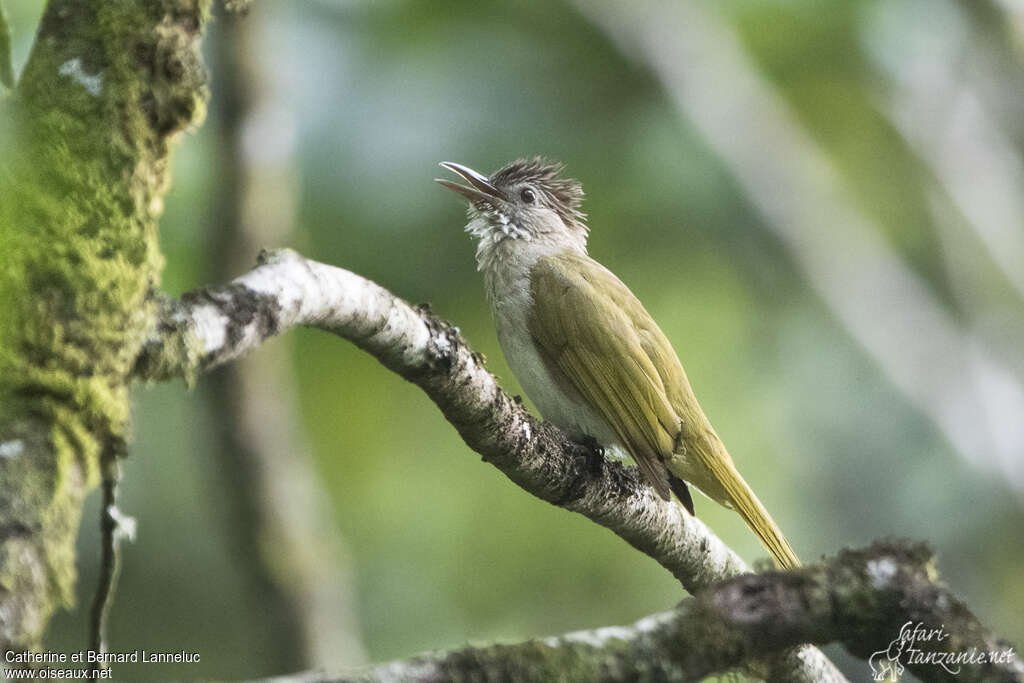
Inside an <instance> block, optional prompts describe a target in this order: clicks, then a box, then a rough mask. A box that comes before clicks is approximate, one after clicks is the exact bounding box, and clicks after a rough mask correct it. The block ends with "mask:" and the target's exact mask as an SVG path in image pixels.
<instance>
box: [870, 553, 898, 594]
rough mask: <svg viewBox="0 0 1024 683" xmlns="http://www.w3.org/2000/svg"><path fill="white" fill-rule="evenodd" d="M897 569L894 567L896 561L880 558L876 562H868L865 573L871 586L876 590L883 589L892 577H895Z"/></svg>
mask: <svg viewBox="0 0 1024 683" xmlns="http://www.w3.org/2000/svg"><path fill="white" fill-rule="evenodd" d="M898 569H899V567H897V566H896V561H895V560H893V559H892V558H891V557H882V558H879V559H877V560H871V561H870V562H868V566H867V572H868V578H870V579H871V585H872V586H874V587H875V588H877V589H878V590H882V589H884V588H885V587H886V586H888V585H889V582H891V581H892V579H893V577H894V576H896V571H897V570H898Z"/></svg>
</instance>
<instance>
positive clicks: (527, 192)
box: [519, 187, 537, 204]
mask: <svg viewBox="0 0 1024 683" xmlns="http://www.w3.org/2000/svg"><path fill="white" fill-rule="evenodd" d="M519 198H520V199H522V200H523V201H524V202H526V203H527V204H533V200H535V199H536V198H537V195H535V194H534V193H533V190H531V189H530V188H528V187H524V188H523V189H522V190H520V191H519Z"/></svg>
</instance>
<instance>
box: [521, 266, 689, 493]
mask: <svg viewBox="0 0 1024 683" xmlns="http://www.w3.org/2000/svg"><path fill="white" fill-rule="evenodd" d="M530 283H531V284H530V288H531V294H532V299H533V305H532V307H531V310H530V316H529V318H528V325H529V328H530V334H531V335H532V337H533V339H534V341H535V343H536V344H537V346H538V348H539V349H540V350H541V352H542V354H543V355H544V356H546V357H547V359H548V360H549V361H550V362H551V363H553V364H554V365H555V366H556V367H558V368H559V369H560V370H561V371H562V372H563V373H565V375H566V376H567V377H568V378H569V380H570V381H571V383H572V385H573V386H574V387H575V388H576V390H577V391H578V392H579V393H580V394H581V395H582V396H583V398H584V399H585V400H586V401H587V403H589V404H590V406H591V407H592V408H594V409H595V411H596V412H597V413H598V414H600V415H601V416H602V417H603V418H604V419H605V420H607V421H608V424H609V425H611V427H612V428H613V430H614V431H615V433H616V434H617V435H618V437H619V439H621V441H622V443H623V444H624V445H625V446H626V448H627V449H628V450H629V452H630V455H632V456H633V459H634V460H635V461H636V463H637V465H638V466H639V467H640V471H641V472H642V473H643V474H644V476H645V478H646V479H647V481H648V483H650V484H651V486H653V487H654V489H655V491H657V493H658V494H659V495H660V496H661V497H662V498H665V499H666V500H667V499H668V498H669V490H670V489H669V473H668V470H667V469H666V468H665V464H664V460H665V458H666V457H669V456H670V455H671V454H672V452H673V449H674V445H675V441H676V437H677V436H678V434H679V430H680V418H679V416H678V415H677V414H676V412H675V411H674V410H673V409H672V404H671V403H670V401H669V397H668V395H667V393H666V389H665V382H664V380H663V377H662V374H660V373H659V371H658V368H657V367H656V366H655V364H654V363H653V362H652V356H651V352H653V353H654V355H655V356H657V359H656V360H658V361H659V362H665V361H667V362H668V363H669V364H671V363H673V362H674V363H675V364H676V365H678V364H679V361H678V359H677V358H676V355H675V353H674V352H673V351H672V348H671V346H669V344H668V340H667V339H665V337H664V335H663V334H662V333H661V330H659V329H658V326H657V325H656V324H655V322H654V320H653V319H652V318H651V316H650V315H649V314H648V313H647V311H646V310H644V308H643V306H642V305H641V304H640V302H639V301H638V300H637V298H636V297H635V296H633V294H632V292H630V291H629V289H628V288H627V287H626V286H625V285H624V284H622V282H621V281H620V280H619V279H618V278H617V277H615V275H613V274H612V273H611V272H610V271H609V270H607V269H606V268H604V267H603V266H602V265H600V264H599V263H597V262H596V261H594V260H593V259H591V258H589V257H587V256H582V255H576V254H560V255H557V256H549V257H545V258H542V259H540V260H538V261H537V263H536V265H535V266H534V267H533V270H532V271H531V273H530ZM663 347H666V348H667V356H666V348H663ZM648 349H650V351H648ZM669 372H671V370H669ZM679 372H680V373H681V372H682V368H681V367H680V368H679ZM666 379H667V378H666Z"/></svg>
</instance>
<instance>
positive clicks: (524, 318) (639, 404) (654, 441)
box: [435, 157, 800, 569]
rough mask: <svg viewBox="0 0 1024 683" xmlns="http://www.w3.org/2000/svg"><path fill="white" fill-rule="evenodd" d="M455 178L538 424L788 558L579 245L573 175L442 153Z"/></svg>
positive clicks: (603, 271) (583, 230) (665, 343)
mask: <svg viewBox="0 0 1024 683" xmlns="http://www.w3.org/2000/svg"><path fill="white" fill-rule="evenodd" d="M440 165H441V166H442V167H444V168H445V169H447V170H449V171H452V172H453V173H455V174H456V175H458V176H459V177H460V178H461V179H462V180H464V181H465V183H466V184H462V183H459V182H453V181H451V180H445V179H440V178H436V179H435V180H436V181H437V182H438V183H440V184H441V185H443V186H444V187H447V188H449V189H451V190H454V191H455V192H457V193H459V194H460V195H462V197H464V198H465V199H466V200H468V203H469V205H468V222H467V224H466V228H465V229H466V231H467V232H468V233H469V234H470V235H471V236H472V237H473V238H475V240H476V242H477V246H476V263H477V269H478V270H479V271H481V272H482V273H483V279H484V286H485V290H486V296H487V301H488V304H489V307H490V309H491V313H492V316H493V318H494V324H495V328H496V331H497V335H498V342H499V345H500V346H501V350H502V353H503V354H504V356H505V359H506V361H507V362H508V365H509V368H510V369H511V370H512V373H513V374H514V375H515V376H516V378H517V379H518V380H519V383H520V385H521V386H522V388H523V391H524V392H525V393H526V395H527V396H528V397H529V398H530V400H531V401H532V402H533V404H534V405H535V406H536V408H537V410H538V411H540V414H541V415H542V416H543V418H544V419H545V420H547V421H548V422H551V423H553V424H555V425H556V426H558V427H559V428H561V429H562V430H563V431H564V432H565V433H566V434H567V435H568V436H569V437H570V438H572V439H573V440H575V441H579V442H581V443H585V444H596V445H597V446H599V447H600V449H601V450H602V451H608V452H611V453H612V454H623V453H624V454H628V455H629V456H631V457H632V459H633V461H634V462H635V463H636V465H637V468H638V469H639V471H640V474H641V477H642V479H643V480H644V481H645V482H646V483H647V484H648V485H649V486H650V487H651V488H652V489H653V490H654V492H655V493H656V494H657V495H658V496H660V497H661V498H662V499H664V500H666V501H668V500H672V497H673V496H674V497H675V499H676V500H677V501H678V502H679V503H680V504H681V505H682V506H683V507H684V508H685V509H686V511H687V512H688V513H689V514H691V515H693V514H694V505H693V498H692V497H691V495H690V491H689V489H688V487H687V484H689V485H692V486H695V487H696V488H697V489H698V490H699V491H700V492H702V493H703V494H704V495H706V496H707V497H709V498H711V499H712V500H714V501H715V502H717V503H719V504H721V505H723V506H725V507H726V508H729V509H732V510H735V511H736V512H737V513H739V515H740V517H742V519H743V521H744V522H746V524H747V526H749V527H750V529H751V530H752V531H753V532H754V534H755V535H756V536H757V537H758V539H759V540H760V541H761V542H762V543H763V544H764V546H765V548H766V549H767V550H768V551H769V553H770V554H771V555H772V557H773V558H774V560H775V562H776V564H778V565H779V566H780V567H782V568H784V569H788V568H793V567H798V566H800V560H799V559H798V557H797V555H796V553H795V552H794V551H793V548H792V546H791V545H790V543H789V541H788V540H786V537H785V536H784V535H783V533H782V531H781V530H780V529H779V526H778V525H777V524H776V523H775V521H774V520H773V519H772V517H771V515H769V514H768V511H767V510H766V509H765V507H764V505H762V504H761V501H760V500H758V498H757V496H756V495H754V492H753V491H752V490H751V488H750V486H748V485H747V483H746V482H745V481H744V480H743V477H742V476H740V473H739V471H738V470H737V469H736V466H735V464H734V463H733V460H732V457H731V456H730V455H729V452H728V451H727V450H726V448H725V445H724V444H723V443H722V440H721V439H720V438H719V436H718V434H717V433H716V432H715V430H714V428H713V427H712V426H711V422H710V421H709V420H708V418H707V416H706V415H705V414H704V411H703V410H702V409H701V407H700V404H699V403H698V402H697V398H696V396H695V395H694V392H693V388H692V387H691V385H690V382H689V380H688V379H687V376H686V372H685V371H684V370H683V366H682V364H681V362H680V360H679V357H678V356H677V355H676V352H675V350H674V349H673V348H672V345H671V343H670V342H669V340H668V338H667V337H666V336H665V334H664V333H663V332H662V330H661V328H660V327H658V324H657V323H656V322H655V321H654V318H653V317H651V315H650V314H649V313H648V312H647V310H646V309H645V308H644V307H643V305H642V304H641V303H640V301H639V300H638V299H637V297H636V296H635V295H634V294H633V292H632V291H630V289H629V288H628V287H627V286H626V285H625V284H623V282H622V281H621V280H620V279H619V278H618V277H616V276H615V274H614V273H612V272H611V271H610V270H608V269H607V268H605V267H604V266H603V265H601V264H600V263H598V262H597V261H596V260H594V259H593V258H591V257H590V256H589V254H588V253H587V238H588V235H589V226H588V224H587V217H586V214H584V213H583V212H582V211H581V210H580V206H581V203H582V201H583V188H582V186H581V184H580V183H579V182H578V181H576V180H574V179H572V178H568V177H565V176H564V167H563V166H562V165H561V164H559V163H555V162H551V161H548V160H546V159H543V158H540V157H534V158H524V159H517V160H516V161H513V162H511V163H509V164H507V165H505V166H503V167H502V168H501V169H499V170H497V171H495V172H494V173H492V174H491V175H490V176H485V175H483V174H481V173H478V172H477V171H474V170H473V169H471V168H469V167H467V166H464V165H462V164H457V163H454V162H449V161H445V162H441V164H440Z"/></svg>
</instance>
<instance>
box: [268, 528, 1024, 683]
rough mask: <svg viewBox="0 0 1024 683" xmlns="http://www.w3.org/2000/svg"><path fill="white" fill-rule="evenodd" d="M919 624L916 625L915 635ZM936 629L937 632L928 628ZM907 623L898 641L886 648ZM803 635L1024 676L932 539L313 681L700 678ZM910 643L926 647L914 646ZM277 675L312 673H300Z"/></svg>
mask: <svg viewBox="0 0 1024 683" xmlns="http://www.w3.org/2000/svg"><path fill="white" fill-rule="evenodd" d="M907 624H910V626H909V627H908V626H907ZM915 626H917V627H918V628H919V630H918V631H917V632H916V633H918V634H921V635H918V636H914V635H913V634H914V633H915V632H914V631H913V627H915ZM930 629H941V632H938V631H932V635H933V636H934V637H933V638H931V639H926V635H924V634H926V632H927V631H928V630H930ZM904 633H906V634H908V635H907V636H906V637H904V638H903V646H902V647H898V648H893V649H891V650H890V645H891V644H892V643H893V642H896V643H897V644H898V643H899V642H900V641H901V637H903V634H904ZM803 642H813V643H817V644H826V643H832V642H839V643H842V644H843V645H844V646H845V647H846V649H847V650H849V651H850V652H851V653H853V654H855V655H857V656H859V657H862V658H864V659H867V660H868V663H866V664H865V665H864V666H865V672H864V673H865V674H867V673H869V667H870V673H872V674H875V673H877V672H883V668H882V667H883V666H895V665H896V664H897V663H898V664H899V666H900V667H901V669H900V670H902V667H905V668H907V669H910V670H911V671H912V672H913V673H914V674H915V675H916V676H917V677H918V678H920V679H921V680H922V681H945V680H956V681H961V682H964V681H1020V680H1021V677H1022V676H1024V662H1022V661H1021V659H1020V657H1019V656H1017V654H1016V651H1015V650H1014V648H1013V646H1012V645H1011V644H1010V643H1009V642H1007V641H1005V640H1000V639H998V638H996V637H995V636H994V635H992V633H990V632H989V631H988V630H987V629H986V628H985V627H984V626H982V625H981V624H980V623H979V622H978V620H977V619H976V618H975V617H974V615H973V614H971V612H970V611H969V610H968V609H967V607H966V606H965V605H964V604H963V603H962V602H960V601H959V600H958V599H957V598H956V597H955V596H953V595H952V594H951V593H950V592H949V591H948V590H947V589H946V587H945V586H944V585H942V584H941V583H940V582H939V581H938V580H937V577H936V574H935V567H934V558H933V556H932V553H931V551H929V549H928V548H927V547H925V546H923V545H918V544H912V543H906V542H899V543H898V542H880V543H876V544H874V545H873V546H871V547H869V548H867V549H864V550H845V551H842V552H840V553H839V555H837V556H836V557H834V558H832V559H831V560H829V561H828V562H826V563H823V564H820V565H814V566H809V567H805V568H803V569H798V570H793V571H788V572H782V571H775V572H768V573H765V574H759V575H755V574H748V575H744V576H740V577H736V578H732V579H727V580H725V581H723V582H721V583H718V584H716V585H714V586H712V587H710V588H708V589H707V590H704V591H702V592H700V593H699V594H697V595H696V596H694V597H692V598H688V599H686V600H684V601H683V602H682V603H680V604H679V606H678V607H676V608H675V609H674V610H670V611H667V612H662V613H659V614H653V615H651V616H648V617H645V618H643V619H641V620H640V621H638V622H636V623H634V624H632V625H630V626H625V627H609V628H600V629H596V630H593V631H580V632H576V633H569V634H566V635H563V636H559V637H553V638H545V639H541V640H530V641H527V642H524V643H517V644H512V645H492V646H489V647H483V648H465V649H462V650H454V651H449V652H439V653H433V654H428V655H423V656H420V657H416V658H414V659H410V660H406V661H398V662H390V663H388V664H383V665H378V666H374V667H370V668H366V669H359V670H356V671H353V672H351V673H347V674H342V675H340V676H337V677H333V678H332V677H329V676H328V677H325V676H323V675H317V676H316V677H315V680H317V681H328V680H331V681H337V682H341V681H347V682H360V683H369V682H371V681H394V680H401V681H437V680H469V679H472V680H474V681H501V680H510V679H512V678H514V679H515V680H521V681H546V680H555V679H559V680H602V681H639V682H644V681H668V680H676V681H696V680H700V679H702V678H704V677H705V676H708V675H710V674H713V673H722V672H726V671H731V670H734V669H737V668H739V667H741V666H742V665H743V664H744V663H745V662H749V661H751V660H752V659H754V658H757V657H765V656H767V655H769V654H771V653H774V652H779V651H781V650H783V649H785V648H789V647H792V646H794V645H797V644H799V643H803ZM912 648H913V650H916V651H918V652H920V653H922V655H929V656H928V657H915V656H912ZM971 652H974V653H976V654H979V653H992V654H993V655H994V656H993V657H986V659H988V660H990V661H986V662H985V663H981V664H972V663H966V662H960V663H956V662H955V660H956V658H957V657H958V656H959V655H960V654H961V653H971ZM933 653H934V654H933ZM888 655H892V658H891V659H890V658H889V656H888ZM940 660H941V661H942V662H943V663H945V664H946V666H945V667H944V666H942V665H941V664H939V663H938V662H939V661H940ZM947 667H948V668H947ZM884 671H885V672H887V671H889V669H884ZM276 680H277V681H278V683H284V682H285V681H289V682H294V681H301V680H311V679H309V678H307V677H306V674H300V675H298V676H297V677H284V678H280V679H276Z"/></svg>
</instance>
